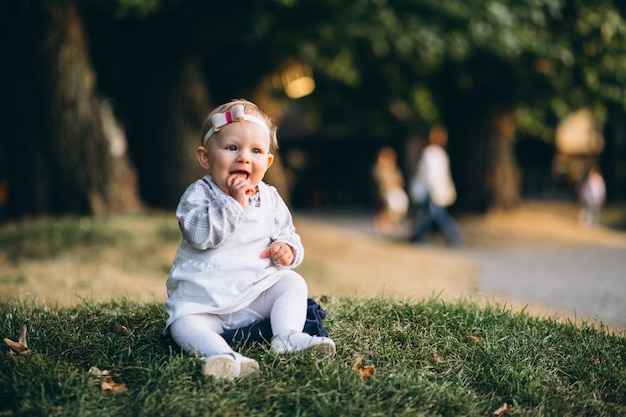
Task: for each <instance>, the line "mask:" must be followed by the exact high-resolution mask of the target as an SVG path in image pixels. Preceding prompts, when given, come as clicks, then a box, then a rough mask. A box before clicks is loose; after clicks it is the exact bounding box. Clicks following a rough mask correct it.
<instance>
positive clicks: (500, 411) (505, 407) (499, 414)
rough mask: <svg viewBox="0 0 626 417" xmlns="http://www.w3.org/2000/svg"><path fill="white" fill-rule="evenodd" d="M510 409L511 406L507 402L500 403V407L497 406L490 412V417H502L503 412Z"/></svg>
mask: <svg viewBox="0 0 626 417" xmlns="http://www.w3.org/2000/svg"><path fill="white" fill-rule="evenodd" d="M510 411H511V406H510V405H508V404H507V403H504V404H502V407H500V408H498V409H497V410H496V411H494V412H493V413H491V417H502V415H504V414H505V413H508V412H510Z"/></svg>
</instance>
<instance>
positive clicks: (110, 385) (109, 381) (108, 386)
mask: <svg viewBox="0 0 626 417" xmlns="http://www.w3.org/2000/svg"><path fill="white" fill-rule="evenodd" d="M100 389H101V390H102V391H111V392H126V391H128V388H126V384H124V383H117V382H113V377H111V376H110V375H107V376H105V377H104V378H103V379H102V381H101V382H100Z"/></svg>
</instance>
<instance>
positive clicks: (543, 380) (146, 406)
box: [0, 298, 626, 417]
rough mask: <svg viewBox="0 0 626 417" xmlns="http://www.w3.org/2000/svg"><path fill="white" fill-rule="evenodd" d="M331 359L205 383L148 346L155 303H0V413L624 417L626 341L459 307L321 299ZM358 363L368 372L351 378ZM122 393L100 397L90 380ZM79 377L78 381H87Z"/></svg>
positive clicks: (264, 354)
mask: <svg viewBox="0 0 626 417" xmlns="http://www.w3.org/2000/svg"><path fill="white" fill-rule="evenodd" d="M321 304H322V306H323V307H324V308H325V310H326V311H327V313H328V317H327V318H326V320H325V325H326V328H327V329H328V331H329V333H330V335H331V336H332V337H333V338H334V339H335V341H336V342H337V356H336V357H335V358H334V359H332V360H331V359H318V358H316V357H314V356H311V355H310V354H296V355H290V356H277V355H275V354H273V353H272V352H271V351H269V350H268V349H267V347H266V346H255V347H250V348H245V349H244V351H245V354H246V355H248V356H251V357H253V358H255V359H257V360H258V361H259V363H260V365H261V374H260V375H259V376H255V377H251V378H247V379H240V380H236V381H223V380H214V379H212V378H209V377H206V376H204V375H203V374H202V372H201V362H200V360H199V359H198V358H194V357H190V356H186V355H183V354H181V353H180V352H179V351H178V350H177V349H176V348H175V347H174V346H172V345H171V344H170V343H169V341H168V340H166V339H164V338H163V337H162V336H161V332H162V330H163V325H164V322H165V313H164V311H163V308H162V305H161V304H159V303H148V304H140V303H136V302H133V301H128V300H119V301H116V302H113V303H104V304H100V303H95V302H92V301H90V300H84V302H83V303H82V304H80V305H78V306H75V307H71V308H54V307H45V306H43V305H38V304H34V303H31V302H25V301H19V302H18V301H9V302H3V303H0V336H2V337H3V338H5V337H6V338H9V339H12V340H17V339H18V337H19V334H20V329H21V328H22V325H24V324H25V325H27V327H28V332H27V335H26V338H27V339H26V340H27V343H28V347H29V348H30V349H32V351H33V353H32V354H31V355H15V354H11V353H10V352H9V349H8V347H7V346H5V345H3V351H2V354H0V416H22V415H24V416H54V415H59V416H88V415H94V416H107V415H110V416H165V415H166V416H195V415H204V416H272V417H274V416H333V417H339V416H355V417H356V416H359V417H361V416H489V415H491V414H492V413H493V412H494V411H495V410H496V409H498V408H499V407H501V406H502V405H503V403H507V404H508V405H510V407H511V410H510V411H509V413H508V414H506V415H510V416H626V338H625V337H624V335H623V334H621V335H616V334H612V333H611V332H609V331H608V330H607V329H605V328H602V327H597V326H592V325H587V324H585V323H582V324H581V323H578V324H577V325H574V324H568V323H565V324H564V323H560V322H558V321H556V320H552V319H549V318H548V319H546V318H542V319H537V318H533V317H530V316H528V315H526V314H524V313H513V312H510V311H509V310H508V309H506V308H502V307H499V306H487V307H479V306H477V305H475V304H473V303H471V302H463V301H459V302H457V303H453V304H449V303H445V302H443V301H441V300H437V299H432V300H426V301H422V302H407V301H393V300H390V299H382V298H373V299H354V298H329V299H324V300H322V302H321ZM359 357H362V358H363V362H362V365H364V366H373V367H374V369H375V373H374V375H373V376H372V377H371V378H370V379H369V380H363V379H361V378H360V377H359V375H358V374H357V373H356V372H355V369H354V364H355V362H356V360H357V359H358V358H359ZM93 367H96V368H98V369H99V370H100V371H108V372H110V376H111V378H112V381H113V382H114V383H118V384H124V385H125V387H126V388H127V390H126V391H124V390H121V391H120V392H115V391H103V390H102V386H101V383H102V380H103V377H102V375H98V374H97V373H94V370H93ZM90 369H91V372H90Z"/></svg>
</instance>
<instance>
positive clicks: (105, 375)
mask: <svg viewBox="0 0 626 417" xmlns="http://www.w3.org/2000/svg"><path fill="white" fill-rule="evenodd" d="M89 373H90V374H93V375H95V376H97V377H98V378H99V379H101V381H100V389H101V390H102V391H103V392H104V391H111V392H126V391H128V388H127V387H126V384H124V383H117V382H113V377H112V376H111V372H110V371H108V370H107V369H105V370H103V371H101V370H100V369H99V368H97V367H95V366H92V367H91V368H89Z"/></svg>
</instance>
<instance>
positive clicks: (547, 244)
mask: <svg viewBox="0 0 626 417" xmlns="http://www.w3.org/2000/svg"><path fill="white" fill-rule="evenodd" d="M576 210H577V209H576V206H575V205H566V206H565V207H563V206H561V205H557V206H556V208H555V206H548V209H546V208H545V207H543V206H531V207H530V209H525V210H520V211H519V212H518V213H516V214H514V215H496V216H492V217H489V218H474V219H461V220H460V224H461V227H462V228H463V230H464V233H465V234H466V237H467V239H466V240H467V244H466V245H465V247H463V248H460V249H452V248H448V247H447V246H446V245H445V244H444V243H443V241H442V240H441V238H440V237H437V236H435V237H434V239H432V242H431V243H430V244H429V245H427V248H428V249H429V250H432V248H435V250H438V251H440V252H441V251H443V252H446V251H448V253H449V254H450V259H452V258H453V257H454V256H462V257H465V258H470V259H471V260H473V262H474V264H475V274H476V278H475V281H476V282H475V286H476V288H475V290H476V292H477V293H480V294H481V295H486V296H488V297H489V296H494V297H496V299H497V301H498V302H502V301H504V302H507V300H511V302H512V305H516V306H517V307H520V306H522V307H523V306H525V305H526V304H528V305H530V306H534V307H538V308H535V311H541V312H543V313H545V314H547V315H550V314H551V313H556V314H557V315H559V316H565V317H567V318H575V319H581V320H585V321H587V322H592V323H596V322H602V323H604V324H607V325H609V326H611V327H613V328H617V329H618V330H621V329H626V232H623V231H622V232H620V231H614V230H608V229H603V228H600V229H599V230H583V228H581V227H579V226H578V225H577V224H576V222H575V214H576ZM304 217H305V218H309V219H312V220H315V221H322V222H324V223H327V224H330V225H333V226H335V227H339V228H344V229H349V230H351V231H352V232H355V231H356V232H358V233H362V234H363V235H367V236H370V237H371V236H374V235H375V233H374V230H373V228H372V222H371V216H367V215H362V214H361V215H359V214H351V215H346V214H332V215H323V214H313V215H312V214H304ZM407 234H408V230H407V228H406V226H405V227H404V228H401V230H400V231H399V232H398V234H397V235H396V236H395V240H396V243H397V242H398V241H399V242H400V243H402V242H403V239H405V238H406V237H407ZM406 245H410V244H409V243H406ZM415 250H416V251H419V250H423V247H421V246H415Z"/></svg>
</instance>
